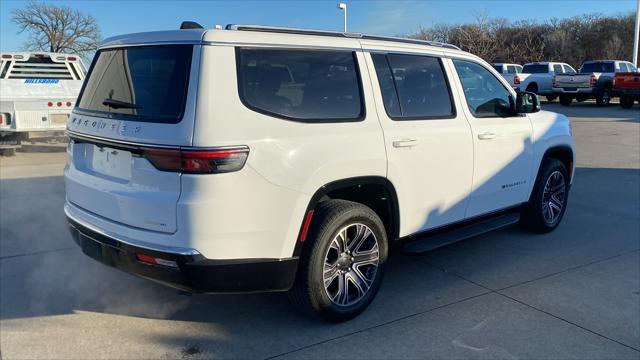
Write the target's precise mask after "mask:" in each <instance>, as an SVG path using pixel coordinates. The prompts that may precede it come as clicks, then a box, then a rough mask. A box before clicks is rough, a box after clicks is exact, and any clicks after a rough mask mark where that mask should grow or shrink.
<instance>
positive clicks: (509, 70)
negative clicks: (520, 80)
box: [491, 63, 522, 90]
mask: <svg viewBox="0 0 640 360" xmlns="http://www.w3.org/2000/svg"><path fill="white" fill-rule="evenodd" d="M491 66H493V68H494V69H496V71H497V72H498V73H500V75H501V76H502V77H503V78H504V79H505V80H507V82H508V83H509V85H511V87H512V88H514V89H515V90H518V88H519V86H518V85H516V84H514V82H513V81H514V79H515V77H516V75H517V74H520V73H521V72H522V65H518V64H506V63H494V64H491Z"/></svg>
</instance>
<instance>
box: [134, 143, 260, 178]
mask: <svg viewBox="0 0 640 360" xmlns="http://www.w3.org/2000/svg"><path fill="white" fill-rule="evenodd" d="M142 156H143V157H144V158H145V159H147V160H149V162H151V164H153V166H155V167H156V169H158V170H163V171H173V172H183V173H186V174H220V173H228V172H234V171H238V170H240V169H242V168H243V167H244V164H245V162H246V161H247V157H248V156H249V148H248V147H246V146H244V147H234V148H224V149H211V150H186V149H151V148H143V149H142Z"/></svg>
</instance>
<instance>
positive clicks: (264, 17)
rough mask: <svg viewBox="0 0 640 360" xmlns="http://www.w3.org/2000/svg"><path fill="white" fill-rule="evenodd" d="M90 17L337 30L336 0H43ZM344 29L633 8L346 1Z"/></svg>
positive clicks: (6, 16) (6, 46) (7, 40)
mask: <svg viewBox="0 0 640 360" xmlns="http://www.w3.org/2000/svg"><path fill="white" fill-rule="evenodd" d="M45 1H46V2H47V3H52V4H55V5H66V6H69V7H72V8H75V9H78V10H80V11H82V12H85V13H89V14H91V15H93V16H94V17H95V18H96V19H97V21H98V25H99V26H100V29H101V31H102V36H103V38H107V37H110V36H113V35H119V34H125V33H131V32H144V31H154V30H167V29H177V28H179V26H180V23H181V22H182V21H184V20H192V21H196V22H198V23H200V24H202V25H203V26H204V27H209V28H212V27H214V26H215V25H216V24H219V25H226V24H229V23H235V24H260V25H280V26H291V27H304V28H314V29H325V30H338V31H341V30H342V26H343V17H342V16H343V15H342V12H341V11H340V10H338V9H337V8H336V4H337V3H338V0H333V1H331V0H329V1H309V0H307V1H293V0H289V1H267V0H263V1H186V0H184V1H180V0H127V1H121V0H111V1H106V0H75V1H49V0H45ZM343 2H346V3H347V6H348V23H349V24H348V25H349V31H353V32H361V33H369V34H376V35H390V36H397V35H400V36H401V35H405V34H410V33H412V32H415V31H416V30H418V29H419V28H420V27H421V26H422V27H429V26H430V25H433V24H436V23H449V24H458V23H464V22H472V21H473V16H474V14H477V13H479V12H484V13H486V14H488V15H489V16H490V17H492V18H493V17H502V18H506V19H508V20H510V21H518V20H536V21H540V22H542V21H545V20H549V19H551V18H554V17H555V18H567V17H574V16H580V15H583V14H588V13H601V14H604V15H617V14H626V13H630V12H634V11H635V9H636V4H637V3H636V0H555V1H552V0H528V1H527V0H519V1H502V0H489V1H487V0H449V1H436V0H433V1H432V0H423V1H403V0H398V1H367V0H359V1H344V0H343ZM25 4H26V2H25V1H23V0H0V50H1V51H15V50H21V47H22V44H23V43H24V42H25V40H26V39H27V35H26V34H18V28H17V26H16V25H15V24H14V23H13V22H12V21H11V12H12V10H14V9H16V8H21V7H23V6H24V5H25Z"/></svg>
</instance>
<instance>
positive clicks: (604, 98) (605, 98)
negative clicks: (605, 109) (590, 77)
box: [596, 88, 611, 106]
mask: <svg viewBox="0 0 640 360" xmlns="http://www.w3.org/2000/svg"><path fill="white" fill-rule="evenodd" d="M610 102H611V89H609V88H605V89H604V90H602V92H601V93H600V94H598V95H596V105H598V106H607V105H609V103H610Z"/></svg>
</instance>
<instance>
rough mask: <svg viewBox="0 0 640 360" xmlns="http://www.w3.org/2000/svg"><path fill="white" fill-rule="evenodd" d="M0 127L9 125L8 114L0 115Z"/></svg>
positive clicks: (9, 117) (9, 116) (9, 118)
mask: <svg viewBox="0 0 640 360" xmlns="http://www.w3.org/2000/svg"><path fill="white" fill-rule="evenodd" d="M0 125H11V115H10V114H9V113H0Z"/></svg>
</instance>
